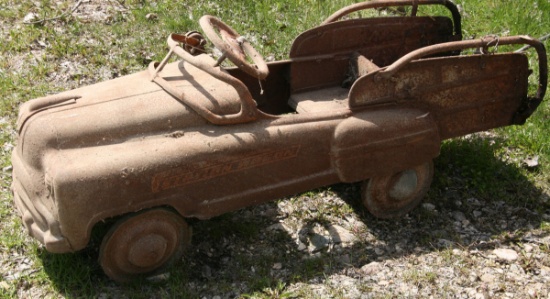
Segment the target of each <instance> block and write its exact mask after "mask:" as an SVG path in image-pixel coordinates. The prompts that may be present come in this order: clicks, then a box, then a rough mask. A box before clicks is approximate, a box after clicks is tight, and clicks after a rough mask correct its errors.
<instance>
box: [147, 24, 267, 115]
mask: <svg viewBox="0 0 550 299" xmlns="http://www.w3.org/2000/svg"><path fill="white" fill-rule="evenodd" d="M179 41H180V40H179V35H175V34H171V35H169V36H168V38H167V43H168V46H169V47H170V50H169V52H168V54H167V55H166V56H165V57H164V59H163V60H162V61H161V62H160V63H158V62H151V63H150V64H149V68H148V69H149V74H150V75H151V81H153V82H155V83H157V84H158V85H160V86H161V87H162V88H163V89H164V90H166V91H167V92H168V93H170V94H171V95H172V96H174V97H175V98H177V99H178V100H180V101H182V102H183V103H185V104H186V105H189V107H191V108H192V109H193V110H195V112H197V113H198V114H199V115H201V116H202V117H204V118H205V119H207V120H208V121H209V122H211V123H213V124H216V125H227V124H238V123H246V122H250V121H253V120H256V119H257V118H258V117H259V115H260V113H259V112H258V110H257V109H256V103H255V102H254V99H253V98H252V95H251V94H250V91H249V90H248V88H247V87H246V85H244V84H243V83H242V82H241V81H240V80H238V79H237V78H235V77H233V76H231V75H230V74H228V73H227V72H225V71H223V70H222V68H221V67H220V66H214V65H216V63H215V61H214V60H213V59H211V58H210V57H208V56H206V55H199V56H193V55H191V54H190V53H188V52H187V51H185V50H184V49H183V48H181V47H180V45H179ZM174 54H175V55H177V56H179V57H180V58H181V59H183V60H184V61H186V62H188V63H190V64H191V65H193V66H195V67H197V68H199V69H201V70H203V71H205V72H207V73H208V74H210V75H212V77H214V78H215V79H217V80H220V81H222V82H225V83H227V84H229V85H231V86H232V87H233V88H235V90H236V91H237V93H238V94H239V97H240V99H241V110H240V111H239V112H238V113H235V114H227V115H219V114H215V113H213V112H211V111H209V110H208V109H205V108H204V107H203V106H202V105H201V103H199V102H197V101H195V100H194V99H193V98H189V97H186V96H185V93H184V92H183V91H182V90H179V89H177V88H175V87H173V86H172V85H170V83H168V82H167V81H166V80H165V79H164V78H162V76H159V73H160V72H161V71H162V69H163V68H164V66H166V63H167V62H168V61H169V60H170V58H171V57H172V55H174Z"/></svg>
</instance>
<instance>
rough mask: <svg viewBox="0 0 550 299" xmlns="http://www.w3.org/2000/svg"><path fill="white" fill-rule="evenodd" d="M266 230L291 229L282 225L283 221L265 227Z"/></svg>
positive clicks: (288, 230)
mask: <svg viewBox="0 0 550 299" xmlns="http://www.w3.org/2000/svg"><path fill="white" fill-rule="evenodd" d="M267 230H268V231H287V232H291V230H290V229H289V228H288V227H287V226H286V225H284V224H283V223H275V224H272V225H270V226H268V227H267Z"/></svg>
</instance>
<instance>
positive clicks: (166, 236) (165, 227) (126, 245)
mask: <svg viewBox="0 0 550 299" xmlns="http://www.w3.org/2000/svg"><path fill="white" fill-rule="evenodd" d="M190 240H191V230H190V228H189V226H188V225H187V223H186V222H185V220H184V219H183V218H182V217H181V216H180V215H179V214H177V213H175V212H172V211H170V210H168V209H164V208H156V209H151V210H146V211H143V212H138V213H135V214H131V215H128V216H125V217H124V218H122V219H120V220H118V221H117V222H116V223H115V224H114V225H113V227H111V229H110V230H109V231H108V232H107V234H106V235H105V237H104V238H103V241H102V243H101V248H100V250H99V263H100V264H101V267H102V268H103V271H104V272H105V274H107V276H109V277H110V278H111V279H113V280H115V281H117V282H129V281H132V280H134V279H137V278H140V277H147V276H151V275H154V274H158V273H160V272H161V271H162V270H164V269H166V268H167V267H168V266H170V265H171V264H172V263H173V262H174V261H176V260H177V259H178V258H180V257H181V255H182V254H183V250H184V248H185V246H186V245H188V244H189V243H190Z"/></svg>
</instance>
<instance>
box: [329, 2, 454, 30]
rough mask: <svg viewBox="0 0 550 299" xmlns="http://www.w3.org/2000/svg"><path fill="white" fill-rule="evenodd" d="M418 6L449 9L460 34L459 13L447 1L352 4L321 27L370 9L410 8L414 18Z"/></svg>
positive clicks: (452, 4) (333, 15)
mask: <svg viewBox="0 0 550 299" xmlns="http://www.w3.org/2000/svg"><path fill="white" fill-rule="evenodd" d="M419 5H444V6H445V7H447V9H449V11H450V12H451V14H452V16H453V24H454V26H455V27H454V30H455V34H461V32H462V25H461V16H460V12H459V11H458V8H457V7H456V5H455V4H454V3H453V2H451V1H449V0H375V1H367V2H362V3H357V4H353V5H350V6H347V7H344V8H342V9H340V10H338V11H337V12H335V13H333V14H332V15H331V16H330V17H328V18H326V19H325V20H324V21H323V22H322V23H321V25H324V24H328V23H332V22H336V21H338V20H339V19H341V18H343V17H344V16H346V15H348V14H350V13H353V12H356V11H360V10H365V9H372V8H385V7H392V6H412V12H411V16H412V17H415V16H416V13H417V10H418V6H419Z"/></svg>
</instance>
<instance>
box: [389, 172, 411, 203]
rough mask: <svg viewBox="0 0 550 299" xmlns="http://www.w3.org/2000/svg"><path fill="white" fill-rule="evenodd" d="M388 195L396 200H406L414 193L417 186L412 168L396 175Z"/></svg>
mask: <svg viewBox="0 0 550 299" xmlns="http://www.w3.org/2000/svg"><path fill="white" fill-rule="evenodd" d="M397 176H398V177H397V178H395V183H394V184H393V185H392V186H391V188H390V190H389V192H388V195H389V196H390V198H392V199H394V200H396V201H403V200H407V199H408V198H409V197H411V196H412V195H414V193H415V191H416V187H417V186H418V176H417V175H416V171H415V170H414V169H408V170H405V171H403V172H401V173H399V174H398V175H397Z"/></svg>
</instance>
